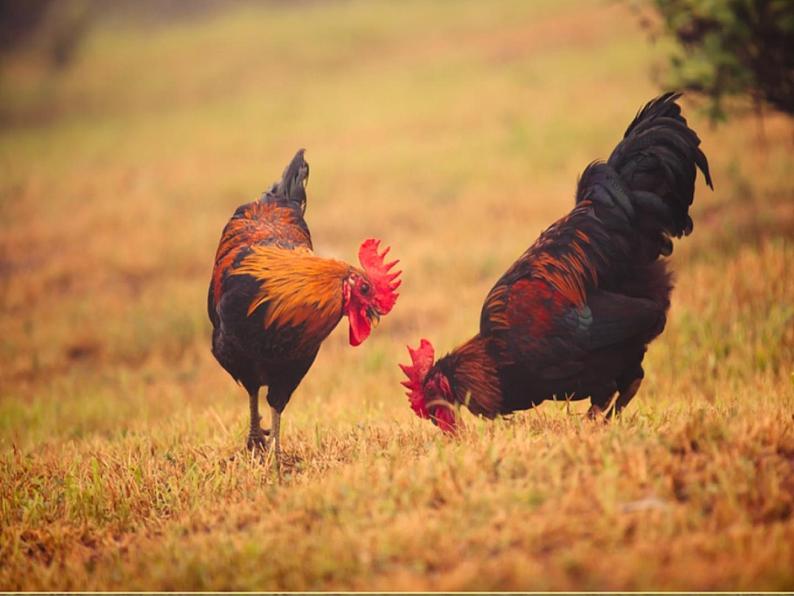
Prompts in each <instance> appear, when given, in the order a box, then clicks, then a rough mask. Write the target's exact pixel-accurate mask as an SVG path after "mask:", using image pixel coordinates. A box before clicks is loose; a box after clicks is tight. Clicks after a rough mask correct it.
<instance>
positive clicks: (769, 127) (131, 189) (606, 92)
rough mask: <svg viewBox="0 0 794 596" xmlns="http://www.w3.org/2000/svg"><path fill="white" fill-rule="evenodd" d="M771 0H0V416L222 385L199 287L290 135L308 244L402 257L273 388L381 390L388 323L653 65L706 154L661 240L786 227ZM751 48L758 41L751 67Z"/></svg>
mask: <svg viewBox="0 0 794 596" xmlns="http://www.w3.org/2000/svg"><path fill="white" fill-rule="evenodd" d="M731 6H732V7H733V9H730V10H729V8H730V7H731ZM791 6H792V5H791V4H790V3H788V2H782V3H781V2H774V1H764V0H756V1H754V2H750V1H744V0H742V1H738V0H737V1H736V2H733V3H730V2H724V3H722V2H720V3H710V2H694V1H687V2H684V1H682V0H679V1H673V0H655V1H652V0H648V1H635V2H629V1H626V2H617V1H599V0H591V1H578V0H577V1H574V0H565V1H562V2H557V1H551V0H549V1H538V2H523V1H518V0H516V1H507V0H506V1H499V2H494V3H489V5H488V8H485V7H484V5H483V4H482V3H480V2H465V1H464V2H456V3H454V4H452V3H449V4H448V3H443V2H439V3H435V2H418V1H414V2H407V3H391V2H374V3H364V2H357V1H342V0H339V1H333V0H325V1H320V0H318V1H308V0H307V1H303V2H278V1H270V2H244V1H234V2H218V1H213V0H202V1H196V2H184V1H178V0H171V1H166V2H154V1H146V2H126V1H119V2H112V3H107V2H92V1H88V0H82V1H81V0H70V1H57V2H56V1H48V0H30V1H25V2H21V1H9V0H4V1H3V2H2V4H0V15H2V29H3V31H2V64H1V65H0V126H2V128H1V129H0V168H1V171H2V176H1V177H0V214H1V216H0V230H2V236H0V283H1V284H2V287H3V291H2V296H1V297H0V309H1V310H0V325H2V334H0V356H2V359H3V366H2V372H0V387H1V389H0V391H1V392H2V395H0V410H2V411H3V412H4V413H5V414H6V415H4V416H3V417H2V420H3V422H0V424H2V425H3V426H4V427H5V429H4V432H6V433H11V434H12V435H13V436H15V437H16V440H18V441H22V442H23V443H24V442H25V441H27V440H33V438H34V437H36V436H37V434H38V433H41V434H42V435H46V434H48V433H53V432H54V433H65V434H67V435H75V434H76V435H79V434H80V433H83V432H92V433H93V432H107V431H109V430H111V429H115V428H118V425H122V426H124V425H127V424H130V425H133V426H134V425H136V424H140V423H144V424H145V423H147V422H146V421H147V420H148V419H150V417H152V416H159V415H160V414H162V413H164V412H171V411H174V410H175V409H179V408H181V407H183V406H184V404H185V403H189V404H190V405H191V407H200V404H213V403H214V404H218V403H221V404H224V405H226V406H229V408H230V409H232V410H233V409H234V408H235V407H236V406H238V405H242V403H239V404H238V401H235V400H237V398H238V397H239V396H236V397H234V398H229V397H227V396H228V395H236V393H235V392H236V388H235V387H234V386H233V384H232V383H230V382H229V379H227V378H226V377H225V374H223V373H222V371H221V370H220V368H219V367H217V366H216V364H215V363H214V362H212V361H211V356H210V355H209V349H208V346H209V337H208V335H209V327H208V322H207V320H206V311H205V306H204V303H205V299H206V298H205V296H206V287H205V286H206V284H207V283H208V279H209V274H210V271H211V265H212V261H213V256H214V250H215V247H216V243H217V240H218V237H219V234H220V231H221V229H222V227H223V225H224V224H225V223H226V221H227V219H228V217H229V216H230V215H231V213H232V212H233V210H234V209H235V207H236V206H237V205H239V204H241V203H244V202H247V201H249V200H252V199H254V198H256V197H257V196H258V195H259V193H260V192H261V191H262V190H264V189H266V188H267V187H268V185H269V184H270V183H271V182H273V181H274V180H276V179H277V178H278V177H279V176H280V173H281V171H282V169H283V167H284V165H285V164H286V163H287V161H288V160H289V158H290V157H291V156H292V155H293V153H294V151H295V150H296V149H297V148H299V147H306V148H307V158H308V161H309V162H310V164H311V168H312V170H311V171H312V175H311V179H310V184H309V207H308V215H307V219H308V222H309V225H310V227H311V230H312V233H313V236H314V240H315V245H316V247H317V249H318V250H319V252H320V253H322V254H325V255H331V256H337V257H340V258H344V259H347V260H353V259H354V255H355V250H356V247H357V246H358V243H359V242H360V241H361V239H363V238H365V237H368V236H371V235H374V236H377V237H381V238H383V239H384V240H385V241H386V242H387V243H390V244H392V245H393V247H394V252H395V254H397V255H398V256H399V257H401V258H402V259H403V265H404V269H405V276H404V277H405V285H404V291H403V296H402V299H401V304H400V306H401V308H398V309H397V310H396V311H395V314H394V315H393V316H391V317H390V318H389V320H388V322H387V323H386V324H385V325H384V326H383V328H382V329H380V330H379V333H378V334H377V336H376V337H375V338H374V340H373V342H372V344H371V345H370V346H369V348H370V349H367V350H347V349H346V347H345V346H344V344H345V339H344V335H345V332H344V331H343V330H341V327H342V326H340V329H338V330H337V332H336V333H335V334H334V335H333V337H332V338H331V341H330V342H328V345H327V346H326V348H325V351H326V352H329V353H330V355H329V354H326V356H325V357H324V358H321V359H320V362H319V364H318V366H316V367H315V368H314V369H313V372H312V374H311V375H309V379H307V381H306V383H304V385H303V386H302V387H304V388H305V389H306V392H307V393H308V395H309V396H310V397H302V398H301V399H300V400H298V401H300V402H302V403H303V405H302V406H301V408H300V410H302V411H304V412H306V410H305V408H306V407H309V408H310V410H309V411H310V412H311V415H315V416H317V415H320V412H323V415H328V413H329V412H333V411H334V406H333V404H337V405H338V407H339V408H341V409H345V407H346V406H347V405H348V404H349V399H353V400H355V403H356V404H357V405H358V406H360V407H366V405H367V404H370V403H374V404H379V405H380V406H382V405H383V404H388V405H391V404H393V403H399V407H400V408H402V406H403V404H402V402H401V400H400V399H399V389H398V387H395V386H394V383H396V381H397V380H398V379H399V376H398V374H397V373H398V371H397V369H396V367H395V366H394V362H395V361H396V360H397V359H399V358H401V357H402V349H403V348H402V347H401V345H403V344H404V343H406V342H408V341H411V342H413V341H415V340H416V338H417V337H418V336H419V335H420V334H424V335H427V336H432V337H435V338H437V339H436V342H437V343H436V345H437V346H440V347H439V349H443V346H452V345H454V344H456V343H457V342H460V341H462V340H464V339H465V338H466V337H467V336H468V335H469V334H470V333H471V332H472V331H473V329H474V328H475V327H474V326H475V323H476V321H477V316H478V311H479V308H480V305H481V302H482V297H483V296H484V295H485V293H486V292H487V290H488V289H489V288H490V285H491V284H492V283H493V281H494V280H495V279H496V278H497V277H498V276H499V275H500V274H501V272H502V271H503V270H504V269H505V268H506V267H507V266H508V265H509V264H510V263H511V262H512V261H513V259H514V258H515V257H516V256H517V255H518V254H520V253H521V252H522V251H523V250H524V249H525V248H526V247H527V246H528V245H529V244H530V242H532V241H533V240H534V239H535V237H536V236H537V234H538V233H539V232H540V231H541V230H542V229H544V228H545V227H546V226H547V225H548V224H550V223H551V222H552V221H553V220H554V219H556V218H557V217H559V216H561V215H562V214H563V213H565V212H566V211H567V210H568V209H569V208H570V205H571V201H572V196H573V192H574V188H575V182H576V177H577V175H578V174H579V172H581V171H582V169H583V168H584V166H585V165H586V164H587V163H589V162H590V161H591V160H593V159H596V158H605V157H606V156H607V155H608V154H609V151H611V149H612V147H613V146H614V144H615V143H616V142H617V140H618V139H619V138H620V135H621V134H622V132H623V130H624V129H625V126H626V125H627V123H628V122H629V121H630V119H631V117H632V116H633V115H634V113H635V111H636V110H637V109H638V108H639V107H640V105H641V104H643V103H644V102H645V101H647V100H648V99H650V98H651V97H653V96H655V95H656V94H658V93H659V92H660V90H662V89H665V88H669V87H671V86H676V87H688V88H691V89H693V90H694V91H697V92H696V93H695V92H693V93H690V94H689V95H687V97H686V100H685V101H686V113H687V115H688V116H689V117H690V119H691V121H692V123H693V125H694V127H695V128H696V129H697V130H698V132H699V133H700V134H701V136H702V138H703V140H704V144H703V146H704V149H705V151H706V153H707V155H708V156H709V158H710V160H711V162H712V167H713V170H714V178H715V181H716V192H714V193H711V192H705V187H703V188H701V189H699V191H698V193H697V200H696V205H695V212H694V219H695V224H696V233H695V234H694V235H693V236H692V237H691V238H690V239H688V240H687V241H685V242H681V243H679V245H678V248H677V249H676V256H675V257H674V259H679V258H686V259H692V260H697V259H705V260H723V261H724V260H726V259H728V260H730V259H732V258H734V257H735V255H736V254H737V251H739V250H740V248H741V247H743V246H745V245H748V244H749V245H751V246H754V247H756V248H757V247H759V246H766V244H765V243H766V242H767V240H769V239H772V240H775V239H782V238H788V237H790V234H791V231H792V202H791V198H792V197H791V194H792V175H791V166H792V160H791V142H792V128H791V120H790V117H789V116H788V115H787V114H786V111H787V110H788V111H790V108H791V105H792V104H791V91H792V87H791V80H792V69H791V68H790V64H791V59H792V53H791V52H785V51H783V50H785V48H786V47H789V48H790V47H792V46H790V45H788V46H787V42H788V41H790V34H791V31H792V20H791V19H792V15H791V13H792V10H791ZM748 10H749V11H750V13H747V14H745V13H746V12H747V11H748ZM742 11H744V12H742ZM753 11H755V12H753ZM748 14H749V16H748ZM784 17H785V18H784ZM787 19H788V20H787ZM748 23H749V24H748ZM754 23H755V25H753V24H754ZM770 23H771V24H770ZM751 25H752V26H751ZM770 28H771V30H772V33H770ZM737 40H738V41H737ZM759 40H760V41H759ZM730 48H734V50H735V49H736V48H743V49H744V48H746V49H747V51H748V52H750V57H749V58H747V57H745V56H744V55H743V54H742V52H739V51H733V52H731V51H730ZM758 48H761V49H763V50H764V52H766V53H763V55H761V54H759V52H761V50H759V49H758ZM759 56H760V57H759ZM770 56H771V57H770ZM754 60H755V62H753V61H754ZM757 63H761V64H764V65H767V64H776V65H778V66H777V67H776V68H775V69H773V74H775V75H779V76H772V77H771V80H772V82H773V83H774V84H769V85H767V84H766V83H765V82H764V81H765V79H764V78H763V76H766V75H768V69H761V70H763V72H761V74H760V75H758V76H756V75H755V74H754V72H755V71H754V70H753V64H757ZM786 64H788V67H787V66H786ZM767 78H769V77H767ZM768 88H771V89H772V91H768ZM765 93H766V95H765ZM787 93H788V95H786V94H787ZM719 122H721V123H719ZM676 269H678V270H679V271H680V270H681V269H683V267H682V266H679V265H678V264H676ZM698 283H699V284H700V283H701V282H698ZM701 285H702V284H701ZM683 291H684V292H685V291H686V290H683ZM704 291H705V289H704ZM681 294H683V292H681V293H679V300H678V302H680V301H682V300H685V299H684V298H683V297H682V295H681ZM759 306H760V305H759ZM780 309H781V310H780V311H779V312H778V311H777V310H775V308H773V309H772V311H771V314H769V316H772V317H774V320H772V321H770V322H769V323H768V324H765V325H764V324H762V325H759V326H756V328H755V329H754V330H753V331H752V333H761V334H762V337H760V338H759V340H758V341H759V343H760V344H766V345H768V346H772V347H766V348H759V349H761V351H762V352H763V351H764V350H777V349H781V348H780V347H779V346H780V345H781V343H780V341H779V340H775V339H774V338H772V339H770V338H769V337H766V336H763V333H764V332H763V329H766V328H767V326H768V327H769V328H770V329H772V328H775V327H776V326H777V325H779V324H781V323H782V322H783V321H788V320H789V318H790V316H791V308H790V304H789V305H786V306H785V308H784V307H783V306H781V307H780ZM340 330H341V331H340ZM770 333H772V331H770ZM693 345H697V344H693ZM775 346H776V347H775ZM690 349H692V348H690ZM709 350H710V348H709V347H704V348H703V354H701V355H699V356H698V357H699V358H708V353H710V352H709ZM729 352H730V350H729ZM731 353H733V352H731ZM740 353H741V352H740ZM764 353H765V352H764ZM759 358H761V360H763V361H764V362H766V360H768V359H769V358H770V357H769V356H768V355H764V356H763V357H759ZM779 358H780V354H778V353H777V352H776V353H775V354H774V355H773V356H772V357H771V361H772V362H773V363H775V362H778V359H779ZM336 360H339V362H336ZM362 361H363V362H364V363H365V366H364V371H365V372H366V373H368V374H361V373H360V372H357V371H360V370H361V367H362ZM695 361H696V362H697V358H696V359H695ZM351 378H352V379H351ZM351 383H352V384H351ZM343 385H344V386H345V387H348V389H350V390H352V392H353V393H356V394H357V395H355V396H354V397H350V398H349V399H348V396H347V395H343V393H344V392H339V393H337V392H335V391H334V388H338V387H340V386H343ZM53 394H57V395H58V399H57V400H56V401H55V402H54V403H53V402H52V400H51V399H50V398H51V396H52V395H53ZM394 394H396V395H397V398H396V399H395V397H394ZM337 398H338V399H337ZM219 399H220V401H219ZM224 400H225V401H224ZM78 404H79V406H78ZM309 404H314V406H311V405H309ZM312 407H314V408H316V410H315V411H313V412H312V411H311V408H312ZM296 409H298V408H296ZM66 411H68V412H69V413H68V414H66V413H65V412H66ZM133 413H134V416H132V414H133ZM127 414H129V415H130V416H127ZM20 429H24V430H20Z"/></svg>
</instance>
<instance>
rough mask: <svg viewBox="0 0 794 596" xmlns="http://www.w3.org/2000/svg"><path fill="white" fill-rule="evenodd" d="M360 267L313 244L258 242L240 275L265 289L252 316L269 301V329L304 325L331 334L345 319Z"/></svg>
mask: <svg viewBox="0 0 794 596" xmlns="http://www.w3.org/2000/svg"><path fill="white" fill-rule="evenodd" d="M352 271H354V268H353V267H351V266H350V265H348V264H347V263H344V262H342V261H336V260H333V259H323V258H321V257H318V256H316V255H315V254H314V253H312V251H311V250H309V249H307V248H299V249H285V248H279V247H275V246H261V245H259V246H254V247H253V248H252V249H251V253H250V254H249V255H247V256H246V257H245V258H244V259H243V261H242V263H241V264H240V267H238V268H237V269H236V270H235V275H250V276H252V277H253V278H254V279H256V280H257V281H259V282H260V289H259V292H258V293H257V295H256V297H255V298H254V300H253V301H252V302H251V304H250V305H249V307H248V315H249V316H250V315H251V314H253V312H254V311H255V310H256V309H257V308H259V307H260V306H262V305H263V304H265V303H267V305H268V308H267V311H266V313H265V319H264V325H265V328H269V327H271V326H276V327H281V326H291V327H298V326H301V325H304V326H305V327H306V331H307V332H308V334H312V333H317V334H323V333H324V334H326V335H327V334H328V333H330V332H331V330H332V329H333V328H334V327H335V326H336V324H337V323H338V322H339V319H341V318H342V314H343V313H342V308H343V307H344V293H343V287H344V282H345V280H346V279H347V277H348V276H349V275H350V273H351V272H352Z"/></svg>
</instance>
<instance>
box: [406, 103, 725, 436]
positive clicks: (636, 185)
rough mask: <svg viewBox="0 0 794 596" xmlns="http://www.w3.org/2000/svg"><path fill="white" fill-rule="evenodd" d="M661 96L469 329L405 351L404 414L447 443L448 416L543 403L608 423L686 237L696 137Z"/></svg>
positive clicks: (638, 361) (636, 383) (627, 394)
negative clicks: (459, 337)
mask: <svg viewBox="0 0 794 596" xmlns="http://www.w3.org/2000/svg"><path fill="white" fill-rule="evenodd" d="M679 96H680V94H677V93H667V94H664V95H662V96H660V97H658V98H656V99H654V100H652V101H650V102H649V103H648V104H647V105H646V106H645V107H644V108H642V109H641V110H640V111H639V113H638V114H637V116H636V117H635V118H634V121H633V122H632V123H631V124H630V125H629V127H628V129H627V130H626V133H625V135H624V137H623V140H622V141H621V142H620V143H619V144H618V145H617V147H616V148H615V150H614V151H613V152H612V155H611V156H610V158H609V160H607V161H606V162H593V163H591V164H590V165H589V166H588V167H587V168H586V169H585V171H584V172H583V174H582V175H581V177H580V179H579V183H578V187H577V190H576V204H575V206H574V208H573V209H572V210H571V212H570V213H568V215H566V216H565V217H563V218H562V219H560V220H559V221H557V222H556V223H555V224H554V225H552V226H551V227H549V228H548V229H547V230H546V231H545V232H543V233H542V234H541V235H540V238H538V240H537V241H536V242H535V243H534V244H533V245H532V246H530V247H529V249H528V250H527V251H526V252H525V253H524V254H523V255H521V257H519V259H518V260H517V261H516V262H515V263H514V264H513V265H512V266H511V267H510V268H509V269H508V270H507V272H506V273H505V274H504V275H503V276H502V277H501V279H499V281H497V282H496V285H495V286H494V287H493V289H492V290H491V291H490V293H489V294H488V296H487V297H486V299H485V304H484V305H483V308H482V313H481V316H480V331H479V333H478V334H477V335H475V336H474V337H473V338H471V339H470V340H469V341H467V342H466V343H464V344H463V345H461V346H460V347H458V348H457V349H455V350H453V351H452V352H451V353H450V354H448V355H446V356H444V357H443V358H441V359H440V360H439V361H438V362H434V350H433V346H432V345H431V344H430V342H428V341H427V340H424V339H423V340H421V342H420V344H419V347H418V348H416V349H411V348H410V347H409V348H408V351H409V354H410V357H411V361H412V362H411V363H410V364H408V365H401V368H402V369H403V371H404V372H405V374H406V376H407V377H408V380H407V381H404V382H403V385H404V386H405V387H407V389H408V396H409V401H410V405H411V407H412V409H413V411H414V412H415V413H416V414H417V415H418V416H419V417H421V418H429V419H430V420H432V421H433V422H434V423H435V424H436V425H437V426H439V427H440V428H441V429H442V430H444V431H448V432H454V431H455V429H456V425H457V415H456V411H457V406H458V405H459V404H460V405H465V406H466V407H468V409H469V410H470V411H471V412H472V413H473V414H475V415H478V416H483V417H486V418H494V417H496V416H498V415H500V414H508V413H510V412H514V411H517V410H526V409H528V408H532V407H534V406H536V405H537V404H539V403H541V402H543V401H544V400H547V399H555V398H557V399H574V400H576V399H584V398H587V397H589V398H590V403H591V406H590V410H589V411H588V414H589V416H590V417H593V418H595V417H600V416H601V415H608V414H617V413H619V412H620V410H622V409H623V408H625V406H626V405H627V404H628V403H629V401H631V399H632V398H633V397H634V395H635V394H636V393H637V391H638V389H639V388H640V384H641V382H642V379H643V377H644V372H643V368H642V361H643V357H644V356H645V351H646V349H647V346H648V344H649V343H650V342H651V341H652V340H653V339H654V338H656V337H657V336H658V335H659V334H660V333H661V332H662V331H663V330H664V326H665V323H666V318H667V310H668V307H669V306H670V293H671V291H672V280H671V274H670V272H669V271H668V269H667V265H666V263H665V261H664V260H661V259H660V257H661V256H669V255H670V254H671V252H672V250H673V245H672V240H671V237H675V238H680V237H681V236H686V235H688V234H689V233H690V232H692V219H691V218H690V216H689V212H688V211H689V206H690V205H691V204H692V200H693V196H694V187H695V177H696V172H697V169H700V171H701V172H702V174H703V176H704V178H705V180H706V183H707V184H708V186H709V187H711V188H712V189H713V185H712V182H711V176H710V174H709V167H708V161H707V159H706V156H705V155H704V154H703V152H702V151H701V150H700V148H699V146H700V139H699V138H698V136H697V134H696V133H695V132H694V131H693V130H692V129H691V128H689V126H688V125H687V122H686V120H685V119H684V117H683V116H682V115H681V108H680V107H679V106H678V104H677V103H676V100H677V99H678V98H679Z"/></svg>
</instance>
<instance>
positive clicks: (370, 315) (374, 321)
mask: <svg viewBox="0 0 794 596" xmlns="http://www.w3.org/2000/svg"><path fill="white" fill-rule="evenodd" d="M367 319H369V325H370V327H372V329H375V328H376V327H377V326H378V323H380V314H379V313H378V311H377V310H375V309H374V308H368V309H367Z"/></svg>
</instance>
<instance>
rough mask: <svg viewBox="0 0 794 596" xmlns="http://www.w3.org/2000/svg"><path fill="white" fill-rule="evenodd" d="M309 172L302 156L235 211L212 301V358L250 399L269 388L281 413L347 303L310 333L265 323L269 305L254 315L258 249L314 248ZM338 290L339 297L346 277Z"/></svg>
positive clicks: (213, 281) (220, 253)
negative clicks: (252, 269)
mask: <svg viewBox="0 0 794 596" xmlns="http://www.w3.org/2000/svg"><path fill="white" fill-rule="evenodd" d="M307 175H308V165H307V164H306V163H305V161H304V160H303V152H302V151H301V152H299V153H298V154H297V155H296V156H295V158H294V159H293V161H292V162H291V163H290V164H289V165H288V166H287V169H286V170H285V172H284V176H283V178H282V180H281V182H280V183H278V184H275V185H273V187H272V188H271V189H270V190H269V191H268V192H266V193H264V194H263V195H262V197H261V198H260V199H259V200H257V201H253V202H251V203H247V204H245V205H242V206H240V207H238V208H237V210H236V211H235V212H234V215H233V216H232V218H231V219H230V220H229V222H228V223H227V224H226V227H225V228H224V230H223V233H222V234H221V240H220V244H219V246H218V250H217V253H216V257H215V266H214V269H213V275H212V279H211V281H210V287H209V293H208V298H207V310H208V314H209V318H210V321H211V323H212V327H213V331H212V353H213V355H214V356H215V358H216V359H217V360H218V362H219V363H220V364H221V366H223V368H224V369H225V370H226V371H227V372H228V373H229V374H230V375H231V376H232V377H233V378H234V379H235V380H236V381H238V382H239V383H241V384H242V385H243V386H244V387H245V388H246V390H247V391H248V393H249V394H256V393H257V392H258V390H259V388H260V387H261V386H264V385H267V386H268V395H267V400H268V403H269V404H270V406H271V407H273V408H275V409H276V410H277V411H279V412H281V411H282V410H283V409H284V407H285V406H286V404H287V402H288V401H289V398H290V396H291V395H292V392H293V391H294V390H295V388H296V387H297V386H298V384H299V383H300V382H301V380H302V379H303V377H304V375H305V374H306V372H307V371H308V370H309V368H310V367H311V365H312V363H313V362H314V359H315V357H316V355H317V352H318V350H319V348H320V345H321V343H322V341H323V340H324V339H325V338H326V336H327V335H328V334H329V333H330V332H331V331H332V330H333V328H334V327H335V326H336V324H337V323H338V322H339V320H340V319H341V317H342V309H341V301H340V304H339V309H338V312H335V313H334V315H333V316H331V317H329V319H328V320H327V321H326V322H325V323H324V324H323V325H321V326H320V327H322V328H319V329H317V328H313V329H312V330H311V331H312V332H311V333H310V332H308V331H309V330H308V329H307V326H308V323H303V324H299V325H291V324H271V325H267V324H266V317H267V316H268V311H269V309H270V308H272V307H273V304H271V303H270V302H268V301H264V302H263V303H262V304H260V305H259V306H258V307H257V308H256V309H255V310H254V311H253V312H250V313H249V308H250V307H251V305H252V304H254V303H255V302H256V300H257V297H258V296H259V295H260V294H261V289H262V284H261V283H260V281H259V280H257V279H256V278H255V277H254V276H252V275H249V274H240V269H241V266H242V264H243V262H244V260H245V259H246V257H249V255H251V254H252V251H254V250H255V247H257V246H258V247H274V248H279V249H286V250H289V251H301V250H303V251H304V252H307V251H311V249H312V242H311V236H310V233H309V228H308V227H307V225H306V222H305V221H304V219H303V213H304V209H305V203H306V194H305V189H304V186H303V185H304V182H305V179H306V176H307ZM336 291H337V294H339V295H340V296H341V280H340V287H339V288H337V290H336ZM315 327H316V326H315Z"/></svg>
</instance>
